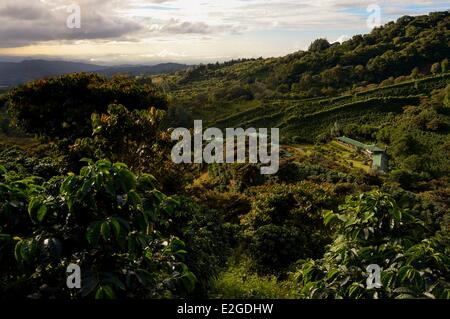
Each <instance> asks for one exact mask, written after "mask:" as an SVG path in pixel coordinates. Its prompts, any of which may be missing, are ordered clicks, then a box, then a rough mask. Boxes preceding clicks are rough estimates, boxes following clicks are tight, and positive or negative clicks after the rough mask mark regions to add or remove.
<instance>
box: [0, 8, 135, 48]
mask: <svg viewBox="0 0 450 319" xmlns="http://www.w3.org/2000/svg"><path fill="white" fill-rule="evenodd" d="M2 1H4V2H2V3H1V4H0V25H2V28H1V29H0V47H19V46H25V45H29V44H32V43H37V42H45V41H68V40H69V41H70V40H99V39H116V40H117V39H121V38H124V37H126V35H128V34H130V33H133V32H136V31H139V30H141V29H142V26H141V25H140V24H139V23H137V22H135V21H133V20H131V19H129V18H126V17H120V16H117V15H115V14H114V11H113V10H112V8H113V7H111V6H110V3H111V2H110V3H109V4H108V1H106V0H81V1H79V3H80V7H81V22H82V24H81V28H80V29H76V28H74V29H70V28H68V26H67V19H68V17H69V15H70V14H71V12H68V11H67V8H68V7H67V6H68V5H69V4H71V3H70V1H62V0H45V1H44V0H41V1H36V0H31V1H30V0H2Z"/></svg>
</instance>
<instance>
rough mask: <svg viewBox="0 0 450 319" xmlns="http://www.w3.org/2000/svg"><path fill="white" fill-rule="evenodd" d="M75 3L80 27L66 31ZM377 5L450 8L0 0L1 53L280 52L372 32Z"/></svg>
mask: <svg viewBox="0 0 450 319" xmlns="http://www.w3.org/2000/svg"><path fill="white" fill-rule="evenodd" d="M74 2H75V3H78V4H79V5H80V6H81V14H82V15H81V17H82V27H81V29H69V28H67V26H66V19H67V17H68V15H69V13H67V10H66V9H67V6H68V5H70V4H72V3H74ZM373 3H376V4H378V5H379V6H380V7H381V15H382V16H381V20H382V23H385V22H388V21H392V20H395V19H396V18H398V17H399V16H401V15H403V14H410V15H415V14H424V13H428V12H430V11H438V10H448V0H377V1H374V0H313V1H312V0H226V1H225V0H201V1H199V0H0V26H1V27H0V54H2V53H3V54H5V52H6V53H7V54H11V53H10V52H32V50H35V51H33V52H36V50H44V49H43V48H45V49H47V48H50V49H53V50H54V51H57V50H58V49H59V47H61V46H64V50H65V51H64V52H68V51H70V48H71V49H72V51H70V53H72V52H79V51H78V50H76V49H79V48H80V47H81V44H82V45H83V49H84V48H87V49H86V50H84V51H86V55H89V54H91V55H92V54H110V53H111V52H112V51H114V52H119V53H120V54H128V55H127V56H128V57H131V55H133V54H134V55H135V56H139V55H145V54H147V53H148V52H149V50H153V48H154V50H156V51H154V52H166V51H164V50H167V52H184V50H187V52H188V53H186V54H188V55H190V56H193V55H194V53H193V52H195V54H196V56H205V55H206V54H207V55H208V56H219V55H220V56H222V55H224V54H227V56H228V55H229V56H233V57H238V56H242V55H246V56H248V55H258V56H260V55H263V56H273V55H281V54H286V53H288V52H291V51H292V50H293V49H294V47H300V48H303V47H305V46H307V45H308V44H309V43H310V42H311V41H312V40H314V39H315V38H318V37H326V38H328V39H336V38H338V37H339V36H340V35H342V34H348V35H354V34H359V33H364V32H369V31H370V29H369V28H368V27H367V24H366V20H367V17H368V15H369V14H370V13H368V12H367V11H366V8H367V7H368V5H370V4H373ZM344 39H345V38H343V37H341V38H339V39H338V40H344ZM118 43H120V45H118ZM130 43H132V44H130ZM134 45H135V46H134ZM37 47H39V48H37ZM130 47H133V52H129V51H127V50H130ZM2 48H4V49H2ZM6 48H8V49H6ZM15 48H17V50H15ZM91 49H92V50H91ZM104 50H109V51H108V52H104ZM93 51H96V52H93ZM225 51H226V52H227V53H223V52H225ZM40 52H42V51H40ZM61 52H62V51H61ZM152 52H153V51H152ZM154 52H153V53H152V54H156V53H154ZM45 53H46V52H45Z"/></svg>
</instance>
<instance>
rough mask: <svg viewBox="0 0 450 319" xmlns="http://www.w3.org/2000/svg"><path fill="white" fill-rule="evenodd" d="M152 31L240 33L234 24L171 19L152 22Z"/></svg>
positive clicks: (165, 32) (149, 29) (150, 26)
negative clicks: (213, 23)
mask: <svg viewBox="0 0 450 319" xmlns="http://www.w3.org/2000/svg"><path fill="white" fill-rule="evenodd" d="M147 30H148V31H149V32H150V33H155V34H159V35H161V34H213V33H214V34H218V33H238V32H239V31H240V29H239V28H237V27H234V26H232V25H209V24H206V23H205V22H189V21H180V20H178V19H170V20H169V21H166V22H164V23H161V24H150V25H149V26H148V27H147Z"/></svg>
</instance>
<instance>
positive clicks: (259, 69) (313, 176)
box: [0, 12, 450, 299]
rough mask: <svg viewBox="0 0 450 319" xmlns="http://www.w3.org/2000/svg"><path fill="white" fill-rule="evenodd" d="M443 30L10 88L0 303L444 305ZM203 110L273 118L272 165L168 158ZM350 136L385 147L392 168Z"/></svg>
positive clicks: (406, 22)
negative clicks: (277, 153) (437, 301)
mask: <svg viewBox="0 0 450 319" xmlns="http://www.w3.org/2000/svg"><path fill="white" fill-rule="evenodd" d="M449 23H450V14H449V13H448V12H440V13H432V14H430V15H428V16H419V17H414V18H413V17H403V18H401V19H399V20H398V21H397V22H395V23H394V22H392V23H389V24H387V25H386V26H383V27H380V28H376V29H375V30H374V31H373V32H372V33H370V34H367V35H364V36H355V37H353V38H352V39H351V40H349V41H346V42H344V43H342V44H337V43H329V42H328V41H327V40H325V39H319V40H317V41H315V42H313V43H312V44H311V46H310V48H309V50H308V51H305V52H303V51H301V52H296V53H294V54H291V55H289V56H286V57H282V58H271V59H262V58H260V59H251V60H236V61H230V62H226V63H222V64H219V63H217V64H209V65H200V66H197V67H193V68H190V69H188V70H185V71H179V72H178V73H175V74H171V75H158V76H155V77H150V78H141V79H139V80H135V79H132V78H129V77H125V76H120V77H115V78H113V79H109V80H108V79H106V78H104V77H102V76H100V75H92V74H72V75H65V76H61V77H55V78H49V79H45V80H39V81H35V82H30V83H27V84H25V85H22V86H19V87H16V88H13V89H11V90H9V91H8V92H6V93H5V94H3V95H2V96H1V97H0V105H2V108H1V109H0V137H1V140H0V296H1V297H0V298H36V299H51V298H73V299H78V298H97V299H102V298H196V297H200V298H205V297H211V298H345V299H353V298H450V267H449V265H450V260H449V256H450V214H449V212H450V200H449V198H450V176H449V174H448V172H449V171H450V160H449V159H450V134H449V130H450V111H449V110H450V102H449V101H450V73H449V70H448V57H449V56H450V49H449V43H450V33H449V30H450V28H449ZM163 89H164V90H163ZM162 92H167V96H166V95H165V94H163V93H162ZM198 118H199V119H203V120H204V122H206V126H212V125H214V126H217V127H222V128H223V127H238V126H242V127H279V128H280V129H281V138H282V144H283V145H282V152H281V153H282V158H281V163H280V169H279V171H278V173H277V174H275V175H271V176H263V175H260V173H259V168H258V167H257V166H256V165H250V164H224V165H222V164H211V165H201V164H193V165H176V164H174V163H173V162H172V160H171V158H170V152H171V149H172V146H173V142H172V141H171V140H170V130H168V128H173V127H177V126H184V127H190V126H191V125H192V124H193V119H198ZM340 135H346V136H350V137H353V138H356V139H358V140H360V141H361V142H364V143H376V144H378V145H379V146H380V147H386V148H387V153H388V155H389V163H390V167H389V168H390V170H389V172H388V173H385V174H380V173H376V172H373V171H372V170H371V169H370V161H369V160H368V159H367V157H366V156H364V154H362V153H361V152H358V151H355V150H353V149H350V148H347V147H345V146H343V145H340V144H338V143H336V142H334V141H333V140H334V138H335V137H336V136H340ZM71 263H75V264H78V265H79V266H80V267H81V271H82V276H83V287H82V289H80V290H77V289H69V288H68V287H67V286H66V278H67V277H66V276H67V273H66V270H67V266H68V265H69V264H71ZM371 264H377V265H379V266H380V267H381V269H382V274H381V282H382V287H380V288H378V289H367V287H366V279H367V277H368V272H367V266H369V265H371Z"/></svg>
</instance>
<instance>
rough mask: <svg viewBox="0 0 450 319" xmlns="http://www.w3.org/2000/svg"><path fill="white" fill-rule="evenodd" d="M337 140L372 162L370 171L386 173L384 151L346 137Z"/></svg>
mask: <svg viewBox="0 0 450 319" xmlns="http://www.w3.org/2000/svg"><path fill="white" fill-rule="evenodd" d="M337 140H338V141H339V142H340V143H342V144H344V145H346V146H349V147H351V148H354V149H358V150H361V151H362V152H363V153H364V154H365V155H366V156H367V157H368V158H369V159H370V160H371V161H372V169H373V170H374V171H378V172H384V173H387V172H388V169H389V167H388V156H387V154H386V149H384V150H383V149H381V148H379V147H378V146H376V145H375V144H373V145H367V144H364V143H361V142H358V141H356V140H353V139H351V138H349V137H346V136H342V137H338V138H337Z"/></svg>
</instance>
